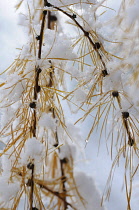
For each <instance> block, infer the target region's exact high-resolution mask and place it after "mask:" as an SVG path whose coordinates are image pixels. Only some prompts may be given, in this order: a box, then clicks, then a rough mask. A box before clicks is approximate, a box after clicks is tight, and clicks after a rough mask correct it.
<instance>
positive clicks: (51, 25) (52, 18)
mask: <svg viewBox="0 0 139 210" xmlns="http://www.w3.org/2000/svg"><path fill="white" fill-rule="evenodd" d="M56 21H57V17H56V16H55V15H52V14H51V12H50V11H48V22H47V27H48V29H51V30H54V23H55V22H56ZM49 62H50V63H51V66H50V69H51V71H50V73H49V76H50V80H49V84H48V86H49V87H52V86H53V81H54V79H53V77H54V68H53V65H52V62H51V61H49ZM53 98H54V96H53ZM51 112H52V115H53V118H56V115H55V109H54V108H52V109H51ZM55 141H56V144H55V146H58V145H59V139H58V133H57V130H56V131H55ZM58 151H59V152H60V148H58ZM66 163H67V161H65V159H63V160H60V170H61V182H62V192H63V194H64V197H63V202H64V210H66V209H67V207H68V205H67V201H66V186H65V182H66V177H65V172H64V167H65V164H66Z"/></svg>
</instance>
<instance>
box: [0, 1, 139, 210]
mask: <svg viewBox="0 0 139 210" xmlns="http://www.w3.org/2000/svg"><path fill="white" fill-rule="evenodd" d="M15 2H16V1H15V0H13V1H11V0H4V1H0V28H1V33H0V40H1V50H0V72H2V71H3V70H5V69H6V68H7V67H8V66H9V65H10V64H11V63H12V62H13V61H14V59H15V56H16V55H17V54H18V53H19V50H18V49H16V48H21V47H22V45H23V44H24V43H25V41H26V36H27V35H26V33H25V30H24V29H23V27H21V26H19V25H18V13H19V12H18V13H17V12H15V8H14V5H15ZM119 2H120V1H107V6H110V7H112V8H115V9H117V8H118V6H119ZM113 15H115V12H114V11H109V12H108V13H107V14H105V18H108V17H110V16H113ZM71 121H74V122H75V119H74V116H73V117H72V116H71ZM91 123H92V119H91V118H90V119H89V118H88V121H87V123H86V124H84V125H83V126H84V131H85V132H84V137H85V136H86V134H87V129H89V127H90V126H91ZM85 151H86V160H82V163H81V164H79V165H80V168H81V169H82V170H83V171H85V172H86V173H87V174H89V175H91V176H93V177H94V179H95V180H96V185H97V186H98V188H99V190H100V192H101V193H103V190H104V188H105V185H106V181H107V178H108V175H109V172H110V169H111V165H112V161H111V159H110V155H109V154H108V152H107V149H106V143H105V141H103V139H102V140H101V146H100V148H99V152H98V141H97V134H96V136H95V135H93V137H91V139H90V141H89V143H88V144H87V146H86V149H85ZM115 154H116V153H115ZM122 186H123V165H122V164H121V165H120V166H119V168H117V169H116V171H115V176H114V179H113V185H112V192H111V197H110V201H109V202H106V206H107V209H108V210H126V196H125V192H124V191H122ZM134 206H136V203H135V204H134ZM132 210H137V208H136V207H133V209H132Z"/></svg>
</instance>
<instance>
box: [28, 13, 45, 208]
mask: <svg viewBox="0 0 139 210" xmlns="http://www.w3.org/2000/svg"><path fill="white" fill-rule="evenodd" d="M46 14H47V11H43V18H42V24H41V31H40V35H39V36H38V37H39V38H38V37H37V40H39V50H38V59H41V54H42V42H43V34H44V27H45V17H46ZM41 71H42V70H41V69H40V67H39V66H36V68H35V85H34V96H33V102H31V103H30V107H31V108H33V116H32V127H31V132H32V135H33V137H36V127H37V116H36V115H37V113H36V103H37V98H38V93H39V92H40V90H41V89H40V86H39V75H40V73H41ZM27 168H28V169H31V170H32V173H31V190H30V210H33V194H34V164H33V163H29V164H28V165H27Z"/></svg>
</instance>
